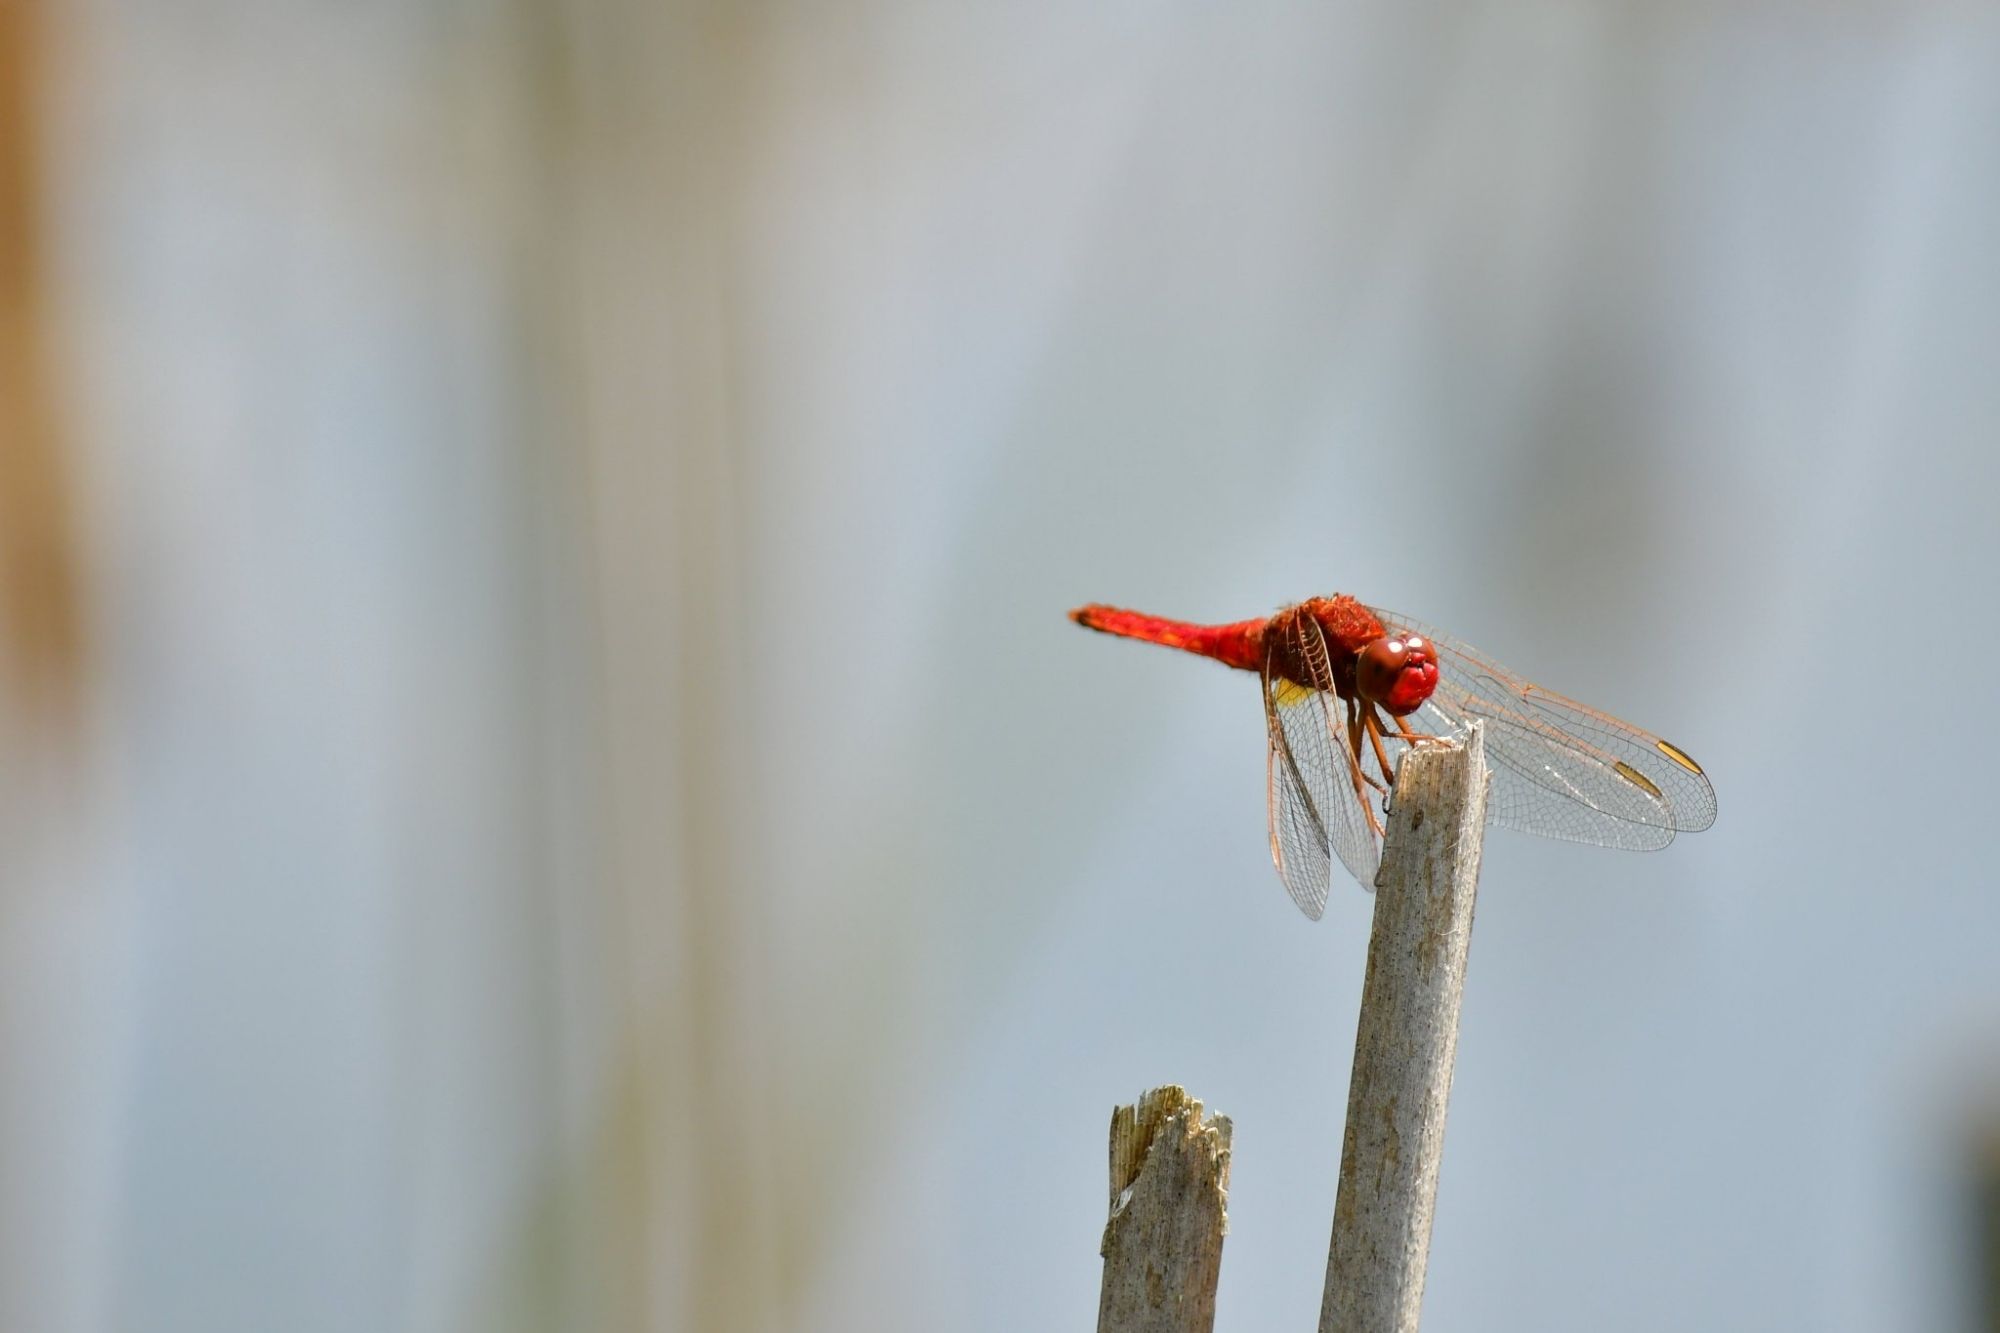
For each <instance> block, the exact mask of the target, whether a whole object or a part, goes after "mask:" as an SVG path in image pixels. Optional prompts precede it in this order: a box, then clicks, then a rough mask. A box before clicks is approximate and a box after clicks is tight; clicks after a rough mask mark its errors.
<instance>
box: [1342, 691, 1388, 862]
mask: <svg viewBox="0 0 2000 1333" xmlns="http://www.w3.org/2000/svg"><path fill="white" fill-rule="evenodd" d="M1347 752H1348V755H1349V763H1348V767H1349V768H1350V769H1351V770H1352V772H1353V777H1354V795H1355V798H1356V799H1357V800H1359V801H1360V802H1361V812H1362V813H1363V814H1365V815H1367V816H1368V827H1369V828H1371V829H1373V830H1374V831H1375V836H1376V837H1378V838H1379V837H1381V836H1383V834H1382V821H1381V820H1380V819H1378V818H1377V817H1376V815H1375V802H1373V801H1371V800H1369V799H1368V793H1367V792H1365V791H1363V790H1362V789H1361V784H1362V783H1364V782H1365V783H1367V784H1368V785H1369V786H1371V787H1373V788H1375V790H1377V791H1380V792H1383V793H1384V794H1385V795H1386V794H1387V792H1386V789H1385V788H1383V786H1382V785H1381V784H1380V783H1378V782H1376V781H1375V779H1373V778H1371V777H1369V776H1368V771H1367V770H1366V769H1365V768H1363V767H1362V766H1361V710H1360V709H1359V708H1358V707H1356V706H1355V703H1354V700H1352V699H1349V700H1348V701H1347Z"/></svg>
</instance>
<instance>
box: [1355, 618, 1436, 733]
mask: <svg viewBox="0 0 2000 1333" xmlns="http://www.w3.org/2000/svg"><path fill="white" fill-rule="evenodd" d="M1437 683H1438V664H1437V653H1436V652H1435V651H1433V650H1432V648H1431V645H1430V640H1428V639H1426V638H1424V637H1423V636H1422V635H1419V634H1385V635H1383V636H1382V637H1381V638H1379V639H1371V640H1369V642H1368V643H1367V645H1366V646H1364V647H1363V648H1362V649H1361V651H1360V652H1359V653H1358V654H1356V656H1355V659H1354V686H1355V688H1356V689H1357V690H1359V691H1360V693H1361V697H1362V698H1364V699H1366V700H1368V701H1370V702H1371V703H1375V704H1379V705H1381V707H1383V708H1384V709H1386V710H1388V711H1389V712H1390V713H1392V714H1394V715H1395V716H1397V717H1402V716H1404V715H1406V714H1409V713H1414V712H1416V711H1417V710H1418V709H1419V708H1422V707H1423V706H1424V701H1425V700H1426V699H1428V698H1430V697H1431V691H1432V690H1435V689H1436V688H1437Z"/></svg>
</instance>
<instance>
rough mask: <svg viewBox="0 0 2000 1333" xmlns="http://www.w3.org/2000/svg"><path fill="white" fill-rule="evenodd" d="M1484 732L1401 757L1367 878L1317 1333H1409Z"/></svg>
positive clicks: (1452, 1038) (1467, 935) (1452, 1039)
mask: <svg viewBox="0 0 2000 1333" xmlns="http://www.w3.org/2000/svg"><path fill="white" fill-rule="evenodd" d="M1486 786H1487V771H1486V736H1485V731H1484V729H1483V727H1482V726H1480V725H1479V724H1474V726H1473V727H1472V730H1471V733H1470V734H1469V735H1468V736H1467V737H1466V739H1465V742H1464V744H1462V745H1426V746H1421V747H1418V748H1416V749H1413V750H1411V751H1410V752H1409V753H1408V754H1407V755H1405V756H1404V758H1403V763H1402V768H1401V771H1400V772H1399V773H1398V774H1397V777H1396V794H1395V801H1394V806H1393V809H1392V810H1391V812H1390V816H1389V829H1388V837H1387V839H1386V841H1385V844H1384V847H1383V855H1382V870H1381V873H1380V874H1379V875H1378V876H1377V877H1376V881H1375V924H1374V929H1373V931H1372V933H1371V934H1370V937H1369V941H1368V974H1367V980H1366V981H1365V982H1364V983H1363V984H1362V990H1361V1020H1360V1023H1359V1026H1358V1029H1357V1031H1356V1033H1355V1038H1354V1074H1353V1077H1352V1079H1351V1081H1350V1082H1349V1085H1348V1092H1347V1132H1346V1136H1345V1138H1344V1139H1343V1141H1342V1146H1341V1154H1340V1192H1339V1195H1338V1197H1337V1199H1336V1201H1335V1204H1334V1210H1333V1241H1332V1244H1331V1245H1330V1246H1329V1248H1328V1251H1327V1260H1326V1291H1325V1297H1324V1299H1323V1300H1322V1302H1321V1305H1320V1316H1319V1327H1320V1333H1415V1331H1416V1328H1417V1315H1418V1310H1419V1307H1420V1306H1421V1305H1422V1303H1423V1295H1424V1266H1425V1263H1426V1261H1427V1260H1428V1258H1429V1255H1430V1241H1431V1217H1432V1212H1433V1209H1434V1207H1435V1204H1436V1201H1437V1180H1438V1163H1439V1160H1440V1159H1441V1157H1442V1156H1443V1152H1444V1122H1445V1103H1446V1101H1447V1099H1448V1098H1449V1097H1450V1095H1451V1068H1452V1058H1453V1056H1454V1055H1455V1053H1456V1052H1457V1049H1458V1008H1459V999H1460V996H1461V995H1462V994H1463V992H1464V989H1465V958H1466V949H1467V946H1468V945H1469V944H1470V942H1471V939H1472V908H1473V900H1474V897H1475V892H1476V890H1477V887H1478V884H1479V853H1480V846H1481V841H1482V838H1483V836H1484V834H1485V828H1486Z"/></svg>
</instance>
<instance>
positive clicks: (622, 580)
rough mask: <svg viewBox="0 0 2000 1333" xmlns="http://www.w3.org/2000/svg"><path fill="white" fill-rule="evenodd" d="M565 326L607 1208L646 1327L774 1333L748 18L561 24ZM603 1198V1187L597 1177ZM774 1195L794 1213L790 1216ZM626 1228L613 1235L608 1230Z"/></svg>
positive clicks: (795, 1199) (573, 13) (721, 7)
mask: <svg viewBox="0 0 2000 1333" xmlns="http://www.w3.org/2000/svg"><path fill="white" fill-rule="evenodd" d="M569 17H570V19H571V21H572V23H573V24H574V27H573V28H572V30H571V32H570V34H569V36H570V37H571V39H572V40H571V43H570V44H569V46H568V55H569V62H568V63H567V65H566V67H565V69H564V77H563V85H564V87H563V94H564V97H563V110H564V115H563V116H562V117H560V121H561V123H562V125H563V129H564V132H565V133H566V136H567V137H566V139H565V140H564V141H563V142H562V143H561V144H560V145H559V146H558V148H557V153H556V160H557V162H558V163H559V164H560V166H559V170H560V171H562V172H563V173H565V175H564V180H563V185H564V186H565V189H564V190H563V191H562V198H563V200H564V202H563V203H562V204H561V205H559V208H560V209H561V216H560V219H559V223H558V226H557V228H556V230H557V231H558V233H559V234H560V235H562V237H563V249H564V251H565V265H564V266H565V269H566V276H567V277H568V278H570V279H571V280H570V281H566V282H565V283H564V284H563V287H564V289H565V292H566V294H568V295H569V297H570V299H571V301H572V302H573V304H572V305H571V306H570V307H569V308H568V309H567V310H565V311H563V312H562V317H561V318H559V320H558V321H557V324H558V327H560V328H561V329H562V330H563V336H562V337H561V338H560V340H559V345H560V348H561V352H562V354H563V355H565V356H566V357H568V358H572V361H571V364H568V365H565V366H563V367H562V370H561V373H563V374H564V375H565V376H566V378H567V380H568V384H569V388H570V391H571V392H572V393H573V395H574V407H575V409H576V410H577V412H578V414H579V416H580V418H581V426H582V429H581V430H580V431H579V432H578V433H577V438H580V439H582V440H583V441H584V444H583V454H584V458H583V462H582V465H583V467H584V469H585V470H586V472H587V474H588V478H589V480H588V504H589V506H590V510H591V513H590V529H591V541H592V543H593V550H592V553H591V554H592V558H593V561H594V566H595V567H594V570H593V571H592V574H593V578H592V582H593V587H594V593H595V596H596V598H597V602H598V606H597V610H598V617H597V619H598V624H599V626H600V630H601V634H602V639H601V642H600V644H599V645H598V647H599V652H600V654H601V663H602V678H601V683H602V695H601V704H600V707H601V709H602V730H603V735H604V737H605V746H606V763H607V765H608V782H607V784H606V786H607V789H608V791H609V793H610V796H609V806H610V809H609V811H608V812H607V821H608V825H609V827H608V829H607V837H608V844H609V845H608V848H607V853H606V858H607V863H608V867H609V875H610V878H611V883H610V885H609V886H608V893H609V894H610V897H611V900H612V903H613V904H614V915H615V919H616V920H617V921H618V922H619V924H620V926H621V928H622V929H621V931H620V933H619V935H618V937H617V938H616V939H613V940H611V941H609V942H608V947H609V948H610V949H611V950H613V951H614V953H615V955H616V956H615V957H614V959H613V960H612V966H613V967H614V968H615V969H616V971H617V972H618V973H619V974H620V976H621V978H622V982H623V991H624V995H625V999H626V1004H627V1006H628V1007H627V1013H626V1015H625V1021H624V1024H623V1026H624V1030H625V1032H626V1034H628V1035H627V1037H626V1043H627V1044H626V1046H625V1049H624V1051H623V1053H622V1061H621V1062H622V1063H623V1064H624V1065H625V1066H626V1067H627V1068H628V1069H629V1070H630V1071H631V1077H630V1079H629V1081H628V1082H627V1084H626V1086H627V1087H628V1088H629V1089H630V1092H629V1097H630V1099H631V1102H630V1106H629V1108H628V1111H629V1114H627V1115H626V1116H624V1117H621V1121H620V1130H619V1132H620V1134H621V1138H620V1141H619V1142H617V1143H615V1144H611V1145H608V1155H607V1161H608V1162H610V1163H613V1164H615V1165H616V1167H618V1168H619V1169H621V1170H624V1171H626V1172H627V1173H628V1174H625V1175H624V1176H623V1178H622V1180H619V1181H617V1182H616V1183H615V1184H614V1189H615V1191H616V1192H615V1193H614V1194H611V1195H607V1196H603V1197H602V1198H601V1205H602V1206H603V1207H607V1208H609V1209H611V1210H613V1212H614V1213H617V1214H618V1215H619V1218H613V1217H612V1216H611V1215H610V1214H607V1213H604V1212H600V1213H599V1215H598V1216H599V1218H600V1222H599V1225H600V1226H602V1225H604V1222H606V1221H609V1222H610V1223H611V1225H612V1226H613V1227H617V1228H618V1229H619V1231H620V1232H621V1233H622V1235H623V1236H624V1238H625V1239H626V1240H627V1241H628V1242H630V1243H632V1244H635V1245H636V1247H637V1249H636V1254H633V1255H632V1256H631V1257H632V1258H633V1259H635V1260H636V1268H635V1269H634V1270H628V1272H627V1274H626V1277H627V1278H628V1280H630V1281H632V1282H633V1283H634V1284H635V1285H634V1289H633V1290H631V1291H630V1292H628V1294H627V1299H625V1300H624V1301H621V1302H620V1305H621V1307H622V1310H623V1311H624V1312H625V1313H626V1314H627V1315H631V1316H636V1318H634V1320H633V1323H634V1325H635V1326H638V1327H644V1328H649V1329H655V1330H662V1331H663V1333H664V1330H676V1331H677V1333H678V1331H682V1330H684V1331H685V1333H757V1331H759V1330H774V1329H778V1328H781V1327H786V1326H788V1325H789V1323H790V1322H791V1315H790V1313H789V1312H788V1306H789V1305H790V1304H791V1302H792V1301H793V1300H794V1299H795V1297H796V1292H797V1288H798V1283H799V1279H800V1273H801V1270H802V1269H803V1268H806V1267H809V1266H810V1258H809V1256H805V1255H800V1254H788V1253H787V1251H788V1250H789V1249H792V1248H795V1247H793V1246H790V1245H788V1243H787V1237H788V1236H789V1235H794V1234H796V1232H797V1230H798V1229H799V1228H804V1229H805V1230H806V1231H807V1232H808V1233H811V1232H821V1231H822V1224H821V1223H820V1221H819V1220H818V1219H816V1218H815V1217H814V1216H813V1214H814V1212H815V1209H814V1206H813V1205H814V1200H815V1198H816V1197H817V1196H822V1195H824V1193H825V1192H826V1191H824V1190H822V1189H820V1188H817V1187H816V1182H815V1181H814V1180H811V1179H802V1178H800V1169H799V1168H800V1158H801V1156H802V1155H803V1154H802V1153H801V1151H800V1149H799V1139H800V1136H799V1135H797V1134H794V1133H791V1132H789V1130H788V1116H787V1112H788V1110H791V1109H793V1108H795V1107H796V1105H797V1103H798V1102H799V1101H801V1100H804V1101H807V1102H810V1101H811V1097H810V1095H809V1094H808V1095H806V1096H804V1097H803V1098H801V1097H800V1096H799V1092H800V1090H798V1089H787V1088H785V1087H783V1086H781V1084H782V1080H781V1079H780V1078H779V1077H778V1076H777V1070H776V1068H775V1067H774V1066H775V1064H776V1062H775V1060H774V1059H773V1055H772V1050H773V1044H774V1034H773V1032H772V1019H773V1015H772V1014H771V1013H770V1011H769V1006H768V1003H767V1001H766V998H765V996H766V992H767V990H768V987H767V982H768V980H769V978H768V976H767V974H768V972H769V970H770V960H769V956H768V952H767V949H766V947H765V940H764V938H763V932H762V928H761V922H760V916H759V906H760V901H761V895H760V894H759V893H758V891H757V885H756V882H755V876H756V870H755V864H756V849H755V848H754V847H753V846H747V845H745V842H746V840H745V839H744V838H743V837H742V836H741V832H742V830H743V828H744V821H743V818H742V816H743V804H744V802H745V800H746V799H748V798H749V797H750V795H751V793H750V790H749V788H750V785H751V782H752V774H751V771H750V769H751V765H752V763H753V762H754V761H753V760H752V759H751V757H750V753H749V752H750V746H751V739H750V737H749V736H748V735H747V734H746V731H745V727H744V725H743V719H744V718H745V716H746V706H747V705H748V703H749V701H748V700H746V699H745V698H744V684H743V681H744V675H745V673H744V670H743V663H742V661H741V657H740V654H739V652H738V650H737V647H736V646H737V645H738V644H740V643H741V642H742V640H743V637H744V636H743V634H742V632H741V631H742V627H743V625H744V623H745V617H746V616H747V615H748V614H749V612H748V611H746V609H745V608H744V606H743V601H742V597H741V596H740V593H741V590H742V585H741V573H740V571H741V563H742V562H741V554H742V543H743V542H744V541H745V536H744V523H743V507H742V505H741V503H740V491H739V477H738V475H737V474H738V469H739V455H740V441H739V439H738V432H739V430H740V422H739V421H738V420H737V416H736V409H737V406H738V404H737V402H736V400H737V398H738V396H739V393H740V389H741V379H742V373H741V367H740V365H739V364H738V358H739V351H738V339H739V336H740V329H739V328H738V323H739V319H740V316H739V312H738V305H737V294H736V291H735V290H734V289H735V286H736V283H737V281H738V278H737V275H738V273H739V272H740V268H741V265H740V258H741V257H740V254H739V253H738V252H739V250H740V244H741V242H740V240H739V232H740V228H741V218H740V216H739V214H740V213H741V211H742V207H743V199H744V195H745V191H746V180H747V176H748V173H749V171H750V170H751V159H752V158H753V154H752V152H751V149H752V147H753V145H752V142H751V140H752V138H753V127H754V121H755V117H756V114H757V100H756V99H757V98H758V96H759V95H760V90H761V81H760V79H759V77H758V69H757V60H758V51H759V38H760V36H761V33H762V30H763V26H764V25H763V23H762V22H761V21H760V20H761V18H762V8H761V7H760V6H754V5H751V6H744V5H738V4H734V3H730V2H729V0H686V2H684V3H677V4H668V5H664V6H658V7H633V6H626V5H620V4H615V3H597V2H596V0H592V2H591V3H586V4H584V5H581V6H574V7H571V9H570V10H569ZM608 1183H609V1182H608ZM781 1189H782V1191H783V1195H782V1198H781V1196H780V1190H781ZM620 1219H622V1223H623V1225H622V1226H621V1225H620Z"/></svg>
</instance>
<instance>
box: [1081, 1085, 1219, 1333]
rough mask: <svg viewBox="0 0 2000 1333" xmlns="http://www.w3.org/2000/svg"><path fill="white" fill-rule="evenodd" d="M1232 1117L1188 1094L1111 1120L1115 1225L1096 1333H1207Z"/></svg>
mask: <svg viewBox="0 0 2000 1333" xmlns="http://www.w3.org/2000/svg"><path fill="white" fill-rule="evenodd" d="M1229 1134H1230V1125H1229V1118H1228V1117H1227V1116H1223V1115H1211V1116H1209V1117H1208V1118H1207V1119H1205V1120H1204V1119H1203V1118H1202V1113H1201V1103H1200V1102H1198V1101H1196V1100H1195V1099H1194V1098H1192V1097H1190V1096H1188V1094H1187V1090H1186V1089H1185V1088H1179V1087H1174V1086H1172V1085H1169V1086H1167V1087H1164V1088H1154V1089H1153V1090H1152V1091H1151V1092H1148V1093H1147V1094H1146V1095H1145V1096H1143V1097H1141V1098H1140V1099H1139V1101H1138V1104H1137V1105H1134V1106H1121V1107H1119V1108H1118V1109H1117V1110H1115V1111H1113V1112H1112V1113H1111V1220H1110V1221H1109V1222H1107V1223H1106V1224H1105V1227H1104V1294H1103V1296H1102V1297H1101V1298H1100V1300H1099V1301H1098V1306H1097V1331H1098V1333H1209V1330H1210V1329H1211V1328H1213V1327H1214V1325H1215V1283H1216V1279H1217V1278H1218V1277H1219V1276H1220V1275H1221V1272H1222V1233H1223V1231H1224V1230H1225V1229H1226V1228H1227V1225H1228V1215H1227V1213H1226V1212H1225V1211H1224V1209H1225V1205H1226V1204H1227V1202H1228V1197H1229Z"/></svg>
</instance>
